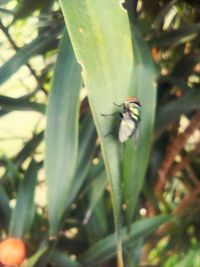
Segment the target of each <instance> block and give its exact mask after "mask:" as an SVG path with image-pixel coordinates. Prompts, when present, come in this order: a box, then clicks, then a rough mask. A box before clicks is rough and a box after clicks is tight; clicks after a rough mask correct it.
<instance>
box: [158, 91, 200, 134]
mask: <svg viewBox="0 0 200 267" xmlns="http://www.w3.org/2000/svg"><path fill="white" fill-rule="evenodd" d="M199 103H200V90H191V92H188V93H187V94H185V95H184V96H182V97H179V98H178V99H176V100H172V101H170V102H169V103H167V104H165V105H164V106H163V107H161V108H160V109H159V110H158V112H157V114H158V116H157V119H156V137H159V136H160V135H161V134H162V133H163V131H164V130H165V129H166V127H167V126H168V125H169V124H170V123H173V122H175V121H176V120H177V119H178V118H179V117H180V116H181V115H182V114H186V113H188V112H189V111H192V110H196V109H200V105H199Z"/></svg>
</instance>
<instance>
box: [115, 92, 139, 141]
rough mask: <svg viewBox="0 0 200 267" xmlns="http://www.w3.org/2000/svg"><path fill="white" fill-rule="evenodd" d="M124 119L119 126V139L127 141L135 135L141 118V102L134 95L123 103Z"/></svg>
mask: <svg viewBox="0 0 200 267" xmlns="http://www.w3.org/2000/svg"><path fill="white" fill-rule="evenodd" d="M121 116H122V120H121V123H120V127H119V141H120V142H121V143H124V142H126V141H127V140H128V139H129V137H131V136H132V135H134V133H135V132H136V130H137V128H138V124H139V122H140V120H141V104H140V102H139V100H138V99H137V98H136V97H134V96H132V97H129V98H128V99H127V101H125V102H124V104H123V112H122V113H121Z"/></svg>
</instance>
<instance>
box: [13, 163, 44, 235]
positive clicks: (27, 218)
mask: <svg viewBox="0 0 200 267" xmlns="http://www.w3.org/2000/svg"><path fill="white" fill-rule="evenodd" d="M38 169H39V164H38V163H36V162H35V161H34V160H32V161H31V163H30V165H29V167H28V169H27V172H26V175H25V177H24V180H23V182H22V185H21V188H20V190H19V193H18V195H17V203H16V206H15V208H14V210H13V213H12V217H11V221H10V229H9V234H10V235H11V236H16V237H19V238H22V237H23V236H24V234H25V233H27V232H28V231H29V228H30V226H31V224H32V220H33V215H34V192H35V185H36V179H37V172H38Z"/></svg>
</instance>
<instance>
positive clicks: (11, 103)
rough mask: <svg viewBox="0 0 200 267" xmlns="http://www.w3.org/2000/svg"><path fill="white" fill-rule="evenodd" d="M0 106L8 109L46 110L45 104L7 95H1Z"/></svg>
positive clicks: (42, 111)
mask: <svg viewBox="0 0 200 267" xmlns="http://www.w3.org/2000/svg"><path fill="white" fill-rule="evenodd" d="M0 107H1V108H4V109H6V110H8V111H15V110H22V111H27V110H34V111H38V112H41V113H44V111H45V105H44V104H41V103H35V102H31V101H28V100H24V99H20V98H11V97H7V96H2V95H0Z"/></svg>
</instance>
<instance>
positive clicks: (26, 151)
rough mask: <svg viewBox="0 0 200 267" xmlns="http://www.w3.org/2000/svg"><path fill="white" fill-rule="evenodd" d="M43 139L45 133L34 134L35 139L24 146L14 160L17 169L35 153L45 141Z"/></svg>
mask: <svg viewBox="0 0 200 267" xmlns="http://www.w3.org/2000/svg"><path fill="white" fill-rule="evenodd" d="M43 137H44V132H43V131H41V132H40V133H38V134H33V137H32V138H31V139H30V140H29V141H27V142H26V143H25V144H24V146H23V148H22V150H21V151H20V152H19V153H18V154H17V155H16V156H15V157H14V158H13V161H14V163H15V164H16V165H17V167H20V166H21V164H22V163H23V162H24V161H25V160H26V159H27V158H28V157H29V156H30V155H31V154H32V153H33V151H34V150H35V149H36V148H37V146H38V145H39V144H40V143H41V141H42V140H43Z"/></svg>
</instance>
